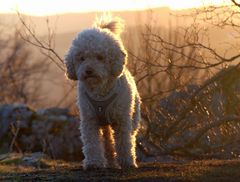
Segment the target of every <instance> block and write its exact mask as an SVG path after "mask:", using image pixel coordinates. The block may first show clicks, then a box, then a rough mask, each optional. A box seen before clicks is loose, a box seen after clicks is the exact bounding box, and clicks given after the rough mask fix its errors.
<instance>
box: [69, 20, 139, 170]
mask: <svg viewBox="0 0 240 182" xmlns="http://www.w3.org/2000/svg"><path fill="white" fill-rule="evenodd" d="M121 27H123V26H122V24H121V21H120V19H113V20H110V21H106V20H104V19H101V20H100V21H98V22H97V23H95V26H94V27H93V28H90V29H86V30H83V31H82V32H80V33H79V34H78V35H77V37H76V38H75V39H74V40H73V42H72V45H71V47H70V49H69V51H68V53H67V55H66V57H65V64H66V67H67V76H68V78H69V79H72V80H78V99H77V103H78V107H79V109H80V118H81V123H80V131H81V139H82V142H83V154H84V156H85V159H84V161H83V165H84V168H85V169H89V168H104V167H107V168H108V167H119V165H120V167H121V168H126V167H137V164H136V151H135V148H136V146H135V143H136V141H135V140H136V135H137V131H138V127H139V121H140V103H141V101H140V97H139V94H138V91H137V88H136V84H135V81H134V78H133V77H132V75H131V74H130V72H129V71H128V69H127V68H126V66H125V65H126V63H127V51H126V50H125V48H124V46H123V44H122V41H121V39H120V36H119V33H120V32H121V31H122V29H121ZM85 92H87V93H88V95H90V96H91V98H94V99H95V100H106V99H108V98H109V97H111V96H112V95H113V94H114V93H117V97H116V99H115V100H114V101H113V102H112V103H111V105H110V106H109V107H108V110H107V116H108V117H109V118H110V122H111V123H110V124H109V125H106V126H101V125H99V121H98V119H97V117H96V113H95V111H94V109H93V108H92V107H91V104H90V103H89V100H88V99H87V97H86V94H85ZM116 159H117V160H116Z"/></svg>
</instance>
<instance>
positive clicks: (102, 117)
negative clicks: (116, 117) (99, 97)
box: [85, 92, 117, 126]
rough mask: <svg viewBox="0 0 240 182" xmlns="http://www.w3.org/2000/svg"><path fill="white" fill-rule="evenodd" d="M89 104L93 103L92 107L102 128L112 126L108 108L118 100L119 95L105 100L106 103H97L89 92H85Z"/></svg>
mask: <svg viewBox="0 0 240 182" xmlns="http://www.w3.org/2000/svg"><path fill="white" fill-rule="evenodd" d="M85 94H86V96H87V98H88V100H89V102H90V103H91V105H92V107H93V108H94V110H95V114H96V116H97V118H98V122H99V125H100V126H105V125H108V124H110V121H109V119H108V118H107V113H106V111H107V108H108V106H109V105H110V104H111V103H112V102H113V101H114V100H115V99H116V97H117V94H116V93H114V94H113V95H112V96H111V97H110V98H108V99H106V100H104V101H96V100H94V99H93V98H91V97H90V96H89V95H88V93H87V92H85Z"/></svg>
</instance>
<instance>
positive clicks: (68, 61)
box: [64, 54, 78, 80]
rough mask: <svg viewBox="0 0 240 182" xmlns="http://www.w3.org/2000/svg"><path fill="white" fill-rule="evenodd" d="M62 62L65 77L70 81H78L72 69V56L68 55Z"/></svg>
mask: <svg viewBox="0 0 240 182" xmlns="http://www.w3.org/2000/svg"><path fill="white" fill-rule="evenodd" d="M64 62H65V64H66V68H67V72H66V75H67V77H68V78H69V79H71V80H78V78H77V75H76V71H75V69H74V65H73V58H72V56H71V55H69V54H68V55H66V56H65V61H64Z"/></svg>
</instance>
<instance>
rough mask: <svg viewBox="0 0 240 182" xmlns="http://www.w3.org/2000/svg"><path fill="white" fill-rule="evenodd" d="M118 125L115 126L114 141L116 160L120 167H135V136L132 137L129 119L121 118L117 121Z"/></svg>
mask: <svg viewBox="0 0 240 182" xmlns="http://www.w3.org/2000/svg"><path fill="white" fill-rule="evenodd" d="M119 124H120V125H119V126H118V127H116V128H115V135H114V137H115V143H116V151H117V160H118V163H119V164H120V166H121V168H123V169H124V168H132V167H137V164H136V153H135V143H134V142H135V138H134V139H133V138H132V137H133V136H132V127H131V120H130V118H128V119H127V120H123V121H120V122H119Z"/></svg>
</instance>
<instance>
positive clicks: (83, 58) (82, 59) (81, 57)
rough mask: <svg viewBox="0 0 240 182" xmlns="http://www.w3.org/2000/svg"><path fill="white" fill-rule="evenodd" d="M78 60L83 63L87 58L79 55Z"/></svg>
mask: <svg viewBox="0 0 240 182" xmlns="http://www.w3.org/2000/svg"><path fill="white" fill-rule="evenodd" d="M76 60H78V61H80V62H83V61H85V57H84V56H80V55H78V56H76Z"/></svg>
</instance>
